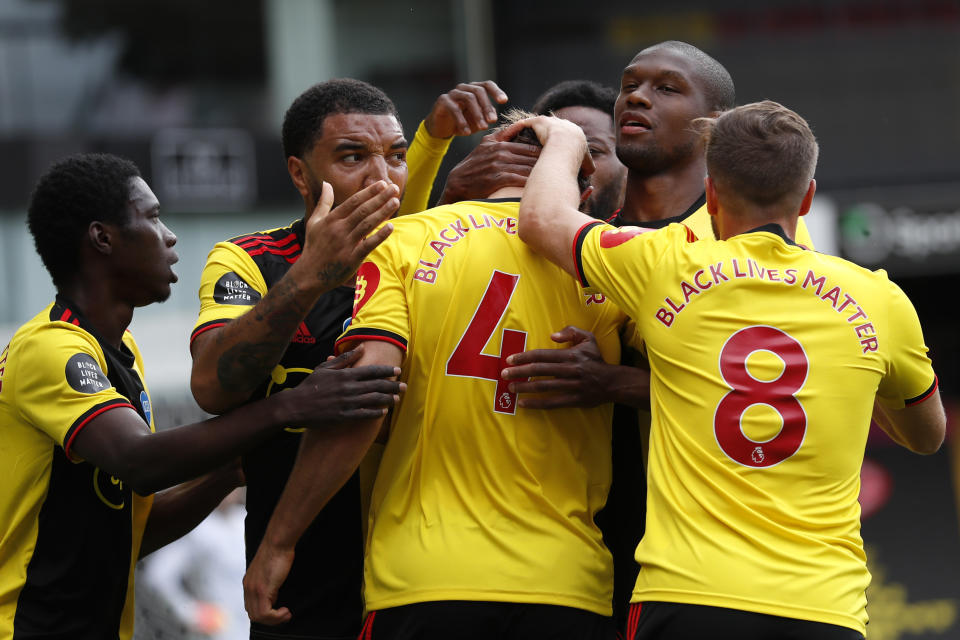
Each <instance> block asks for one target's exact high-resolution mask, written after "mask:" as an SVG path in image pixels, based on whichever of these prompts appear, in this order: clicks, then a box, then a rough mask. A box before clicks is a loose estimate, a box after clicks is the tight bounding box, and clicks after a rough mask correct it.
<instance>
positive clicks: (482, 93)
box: [457, 82, 497, 129]
mask: <svg viewBox="0 0 960 640" xmlns="http://www.w3.org/2000/svg"><path fill="white" fill-rule="evenodd" d="M457 88H458V89H463V90H464V91H466V92H468V93H470V94H472V95H473V100H474V101H475V103H476V106H477V109H478V111H477V115H478V116H479V118H478V120H477V124H480V125H481V126H482V128H484V129H485V128H487V127H488V126H489V125H490V123H491V122H496V121H497V110H496V109H495V108H494V106H493V103H492V102H491V101H490V94H489V92H488V91H487V87H486V86H484V85H483V84H481V83H478V82H473V83H470V84H467V85H461V86H458V87H457Z"/></svg>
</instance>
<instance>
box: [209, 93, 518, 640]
mask: <svg viewBox="0 0 960 640" xmlns="http://www.w3.org/2000/svg"><path fill="white" fill-rule="evenodd" d="M503 100H506V96H505V95H503V94H502V92H501V91H500V90H499V88H497V87H496V85H495V84H493V83H479V84H470V85H460V86H458V88H456V89H454V90H453V91H451V92H449V93H447V94H444V95H443V96H441V97H440V98H439V99H438V100H437V102H436V103H435V104H434V107H433V109H432V110H431V113H430V114H429V115H428V116H427V119H426V121H425V123H424V124H423V125H421V127H422V128H424V129H428V130H429V132H430V133H432V134H433V136H434V138H438V139H440V142H439V143H438V144H439V145H440V146H442V147H443V149H444V150H445V148H446V146H445V145H448V144H449V140H445V138H447V137H449V136H453V135H460V134H464V133H467V132H472V131H473V130H476V129H478V128H485V127H486V126H488V125H489V122H490V121H493V120H496V110H495V108H494V106H493V103H494V102H496V101H503ZM282 141H283V152H284V156H285V157H286V164H287V170H288V172H289V174H290V178H291V180H292V182H293V184H294V186H295V187H296V189H297V191H298V192H299V193H300V195H301V197H302V198H303V202H304V217H303V218H302V219H300V220H297V221H296V222H294V223H293V224H291V225H290V226H287V227H283V228H279V229H273V230H268V231H261V232H258V233H252V234H248V235H244V236H240V237H237V238H234V239H232V240H229V241H227V242H221V243H218V244H217V245H216V246H215V247H214V248H213V250H212V251H211V252H210V255H209V257H208V259H207V264H206V266H205V268H204V271H203V276H202V282H201V286H200V314H199V317H198V319H197V323H196V326H195V328H194V331H193V335H192V337H191V344H190V348H191V353H192V355H193V372H192V378H191V388H192V390H193V394H194V398H195V399H196V400H197V403H198V404H199V405H200V406H201V407H202V408H203V409H205V410H207V411H209V412H211V413H220V412H222V411H224V410H226V409H228V408H231V407H236V406H239V405H244V404H245V403H247V402H250V401H252V400H255V399H257V398H263V397H265V396H270V395H273V394H275V393H277V392H278V391H280V390H282V389H285V388H287V387H289V386H291V385H293V384H296V383H297V381H298V380H300V379H301V378H302V377H303V376H304V375H305V374H306V373H307V372H309V371H311V370H312V369H313V367H315V366H317V365H318V364H320V363H322V362H324V361H325V360H326V358H327V357H328V356H330V355H331V354H332V353H333V345H334V340H335V339H336V338H337V336H339V335H340V333H341V332H342V331H343V329H344V326H345V323H346V322H347V321H348V320H349V318H350V311H351V307H352V303H353V295H354V293H353V287H352V286H343V287H339V288H336V289H333V290H328V291H326V292H324V291H323V290H321V289H319V288H317V286H316V285H315V284H314V278H315V276H316V275H317V272H316V269H315V268H314V266H313V261H314V260H315V259H316V257H317V256H323V255H324V253H325V252H327V251H329V248H328V247H327V246H326V245H325V244H322V243H320V242H317V241H315V239H314V237H313V236H311V235H310V232H309V229H310V228H311V227H312V226H314V225H315V224H317V223H318V220H317V219H315V217H314V216H315V214H314V213H313V212H314V209H315V203H316V201H317V199H318V198H319V197H320V192H321V184H324V183H325V184H327V185H330V186H332V192H333V197H334V206H335V209H334V211H337V210H339V209H341V208H344V209H347V210H351V209H356V210H357V211H358V212H359V211H362V210H364V207H370V206H374V205H376V206H383V207H388V208H390V209H391V212H395V211H396V210H397V207H398V205H399V199H400V197H401V195H402V194H403V193H404V187H405V186H406V183H407V140H406V138H405V137H404V134H403V130H402V128H401V125H400V121H399V120H398V118H397V112H396V108H395V107H394V105H393V102H391V100H390V99H389V98H388V97H387V96H386V94H384V93H383V92H382V91H381V90H379V89H377V88H376V87H373V86H371V85H369V84H367V83H365V82H361V81H359V80H351V79H337V80H330V81H327V82H323V83H320V84H318V85H315V86H313V87H311V88H309V89H307V90H306V91H305V92H304V93H303V94H301V95H300V96H299V97H298V98H296V99H295V100H294V101H293V103H292V104H291V106H290V108H289V109H288V110H287V113H286V115H285V117H284V121H283V130H282ZM413 146H414V147H416V146H417V143H415V144H414V145H413ZM434 146H436V145H434ZM431 149H432V147H431V146H430V145H429V144H428V145H426V146H421V147H420V148H419V151H418V153H420V152H423V153H421V157H420V159H415V158H414V159H411V164H416V163H423V164H428V165H429V163H430V162H433V161H434V158H433V157H432V156H431V155H430V152H431ZM441 155H442V154H441ZM431 181H432V178H431ZM417 189H420V190H422V189H423V187H422V186H421V187H417ZM415 190H416V189H415ZM409 191H410V190H409V189H408V193H407V194H406V197H405V198H404V199H405V200H407V199H410V198H412V199H413V200H417V199H418V196H417V194H416V193H409ZM423 200H425V198H423ZM364 203H369V204H364ZM347 219H351V218H347ZM370 230H372V227H370V226H369V225H367V224H365V223H364V222H363V221H360V220H358V228H357V231H358V232H360V233H363V234H366V233H367V232H369V231H370ZM307 258H309V259H307ZM355 267H356V265H347V264H330V266H328V267H327V269H328V271H329V272H330V273H331V274H332V275H334V276H335V277H337V278H340V279H342V280H345V279H346V278H347V277H348V276H352V275H353V273H354V270H355ZM320 275H324V274H320ZM300 432H301V430H300V429H296V428H290V429H286V430H284V431H283V432H280V433H278V434H276V436H275V437H273V438H272V439H271V440H269V441H268V442H266V443H264V444H263V445H262V446H260V447H258V448H257V449H256V451H252V452H250V453H249V454H247V455H246V456H244V459H243V470H244V473H245V474H246V479H247V514H248V515H247V520H246V536H245V537H246V548H247V563H248V564H249V563H250V561H251V560H252V559H253V556H254V553H255V552H256V550H257V547H258V545H259V544H260V541H261V539H262V538H263V535H264V531H265V529H266V526H267V522H268V520H269V519H270V514H271V513H273V510H274V505H275V504H276V501H277V499H278V498H279V496H280V493H281V491H282V490H283V487H284V484H285V483H286V481H287V476H288V475H289V473H290V469H291V468H292V467H293V463H294V460H295V458H296V456H297V451H298V448H299V447H300V440H301V433H300ZM362 493H363V492H362V491H361V475H360V474H354V475H353V476H352V477H351V478H350V480H349V481H348V482H347V483H346V485H345V486H344V487H343V489H342V490H341V491H340V492H339V493H338V494H337V496H336V497H335V498H334V499H333V500H331V502H330V504H329V505H328V506H327V507H326V508H325V509H324V510H323V512H322V513H320V514H319V516H318V517H317V518H316V520H314V521H313V523H312V524H311V525H310V528H309V530H308V531H307V533H306V534H305V535H304V537H303V540H302V542H301V544H300V545H299V546H298V547H297V549H296V557H297V562H296V563H294V565H293V570H292V571H291V572H290V575H289V577H288V579H287V580H286V582H284V583H283V585H282V587H281V588H280V591H279V596H278V598H279V603H280V605H282V606H284V607H285V608H286V609H287V610H288V611H289V612H290V613H291V615H289V616H288V618H289V619H288V620H287V621H285V623H284V624H282V625H281V626H277V627H270V628H265V627H264V626H263V625H261V624H258V623H256V622H254V623H253V624H252V625H251V631H250V636H251V638H277V637H292V638H293V637H295V638H303V637H308V638H350V639H351V640H352V639H353V638H355V637H356V635H357V633H358V632H359V630H360V624H361V622H362V614H363V604H362V601H361V593H360V583H361V579H362V572H363V569H362V562H363V532H362V524H363V518H364V515H363V513H364V511H363V508H362V504H361V498H362ZM248 578H249V579H250V580H251V581H254V582H255V581H256V580H255V577H253V576H251V575H250V573H248ZM273 596H274V597H277V595H276V594H273Z"/></svg>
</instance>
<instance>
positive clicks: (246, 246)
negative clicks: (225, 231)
mask: <svg viewBox="0 0 960 640" xmlns="http://www.w3.org/2000/svg"><path fill="white" fill-rule="evenodd" d="M228 242H230V243H231V244H235V245H237V246H238V247H240V248H241V249H243V250H244V251H246V252H247V254H248V255H249V256H250V257H256V256H260V255H264V254H270V255H275V256H280V257H282V258H283V259H284V260H286V261H287V262H289V263H291V264H293V263H294V262H296V261H297V258H299V257H300V252H301V249H302V248H301V246H300V241H299V239H298V237H297V234H296V232H295V231H294V230H293V228H290V227H284V228H282V229H275V230H273V231H269V232H267V233H253V234H247V235H243V236H238V237H236V238H231V239H230V240H228Z"/></svg>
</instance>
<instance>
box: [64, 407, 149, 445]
mask: <svg viewBox="0 0 960 640" xmlns="http://www.w3.org/2000/svg"><path fill="white" fill-rule="evenodd" d="M118 407H130V408H131V409H133V410H134V411H136V409H134V407H133V405H132V404H130V402H128V401H127V400H126V399H124V398H112V399H110V400H107V401H106V402H101V403H100V404H98V405H95V406H93V407H90V408H89V409H87V410H86V411H84V412H83V413H82V414H81V415H80V417H78V418H77V419H76V420H75V421H74V422H73V425H72V426H71V427H70V429H69V430H67V433H66V435H65V436H64V437H63V451H64V453H66V454H67V457H68V458H70V459H71V460H73V459H74V458H73V454H71V453H70V447H71V446H72V445H73V440H74V438H76V437H77V434H78V433H80V431H81V430H82V429H83V428H84V427H85V426H87V425H88V424H89V423H90V421H91V420H93V419H94V418H96V417H97V416H98V415H100V414H101V413H103V412H105V411H109V410H110V409H116V408H118Z"/></svg>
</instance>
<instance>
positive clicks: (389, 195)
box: [334, 180, 400, 237]
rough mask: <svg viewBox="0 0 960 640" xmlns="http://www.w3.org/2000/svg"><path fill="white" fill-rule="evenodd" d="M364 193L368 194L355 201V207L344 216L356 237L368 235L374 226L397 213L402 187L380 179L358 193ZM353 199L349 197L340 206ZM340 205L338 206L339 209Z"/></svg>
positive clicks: (359, 194) (358, 194)
mask: <svg viewBox="0 0 960 640" xmlns="http://www.w3.org/2000/svg"><path fill="white" fill-rule="evenodd" d="M363 194H366V196H365V197H364V198H361V199H360V200H358V201H356V202H354V203H353V204H354V206H353V208H351V209H350V210H349V212H348V213H346V215H345V216H344V217H343V219H344V222H345V223H346V224H347V225H348V228H349V229H351V235H352V236H354V237H363V236H365V235H367V233H369V232H370V231H371V230H372V229H373V228H374V227H376V226H377V225H379V224H380V223H381V222H383V221H384V220H386V219H387V218H389V217H390V216H392V215H393V214H394V213H396V210H397V208H399V206H400V198H399V196H400V188H399V187H397V185H395V184H393V183H392V182H386V181H385V180H378V181H377V182H375V183H373V184H372V185H370V186H369V187H367V188H366V189H363V190H362V191H360V192H359V193H357V194H356V195H357V196H361V195H363ZM354 197H356V196H354ZM352 199H353V198H349V199H347V200H346V201H344V203H343V204H342V205H340V207H343V206H344V205H346V204H347V203H348V202H350V201H351V200H352ZM340 207H337V209H339V208H340ZM334 211H336V209H334Z"/></svg>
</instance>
